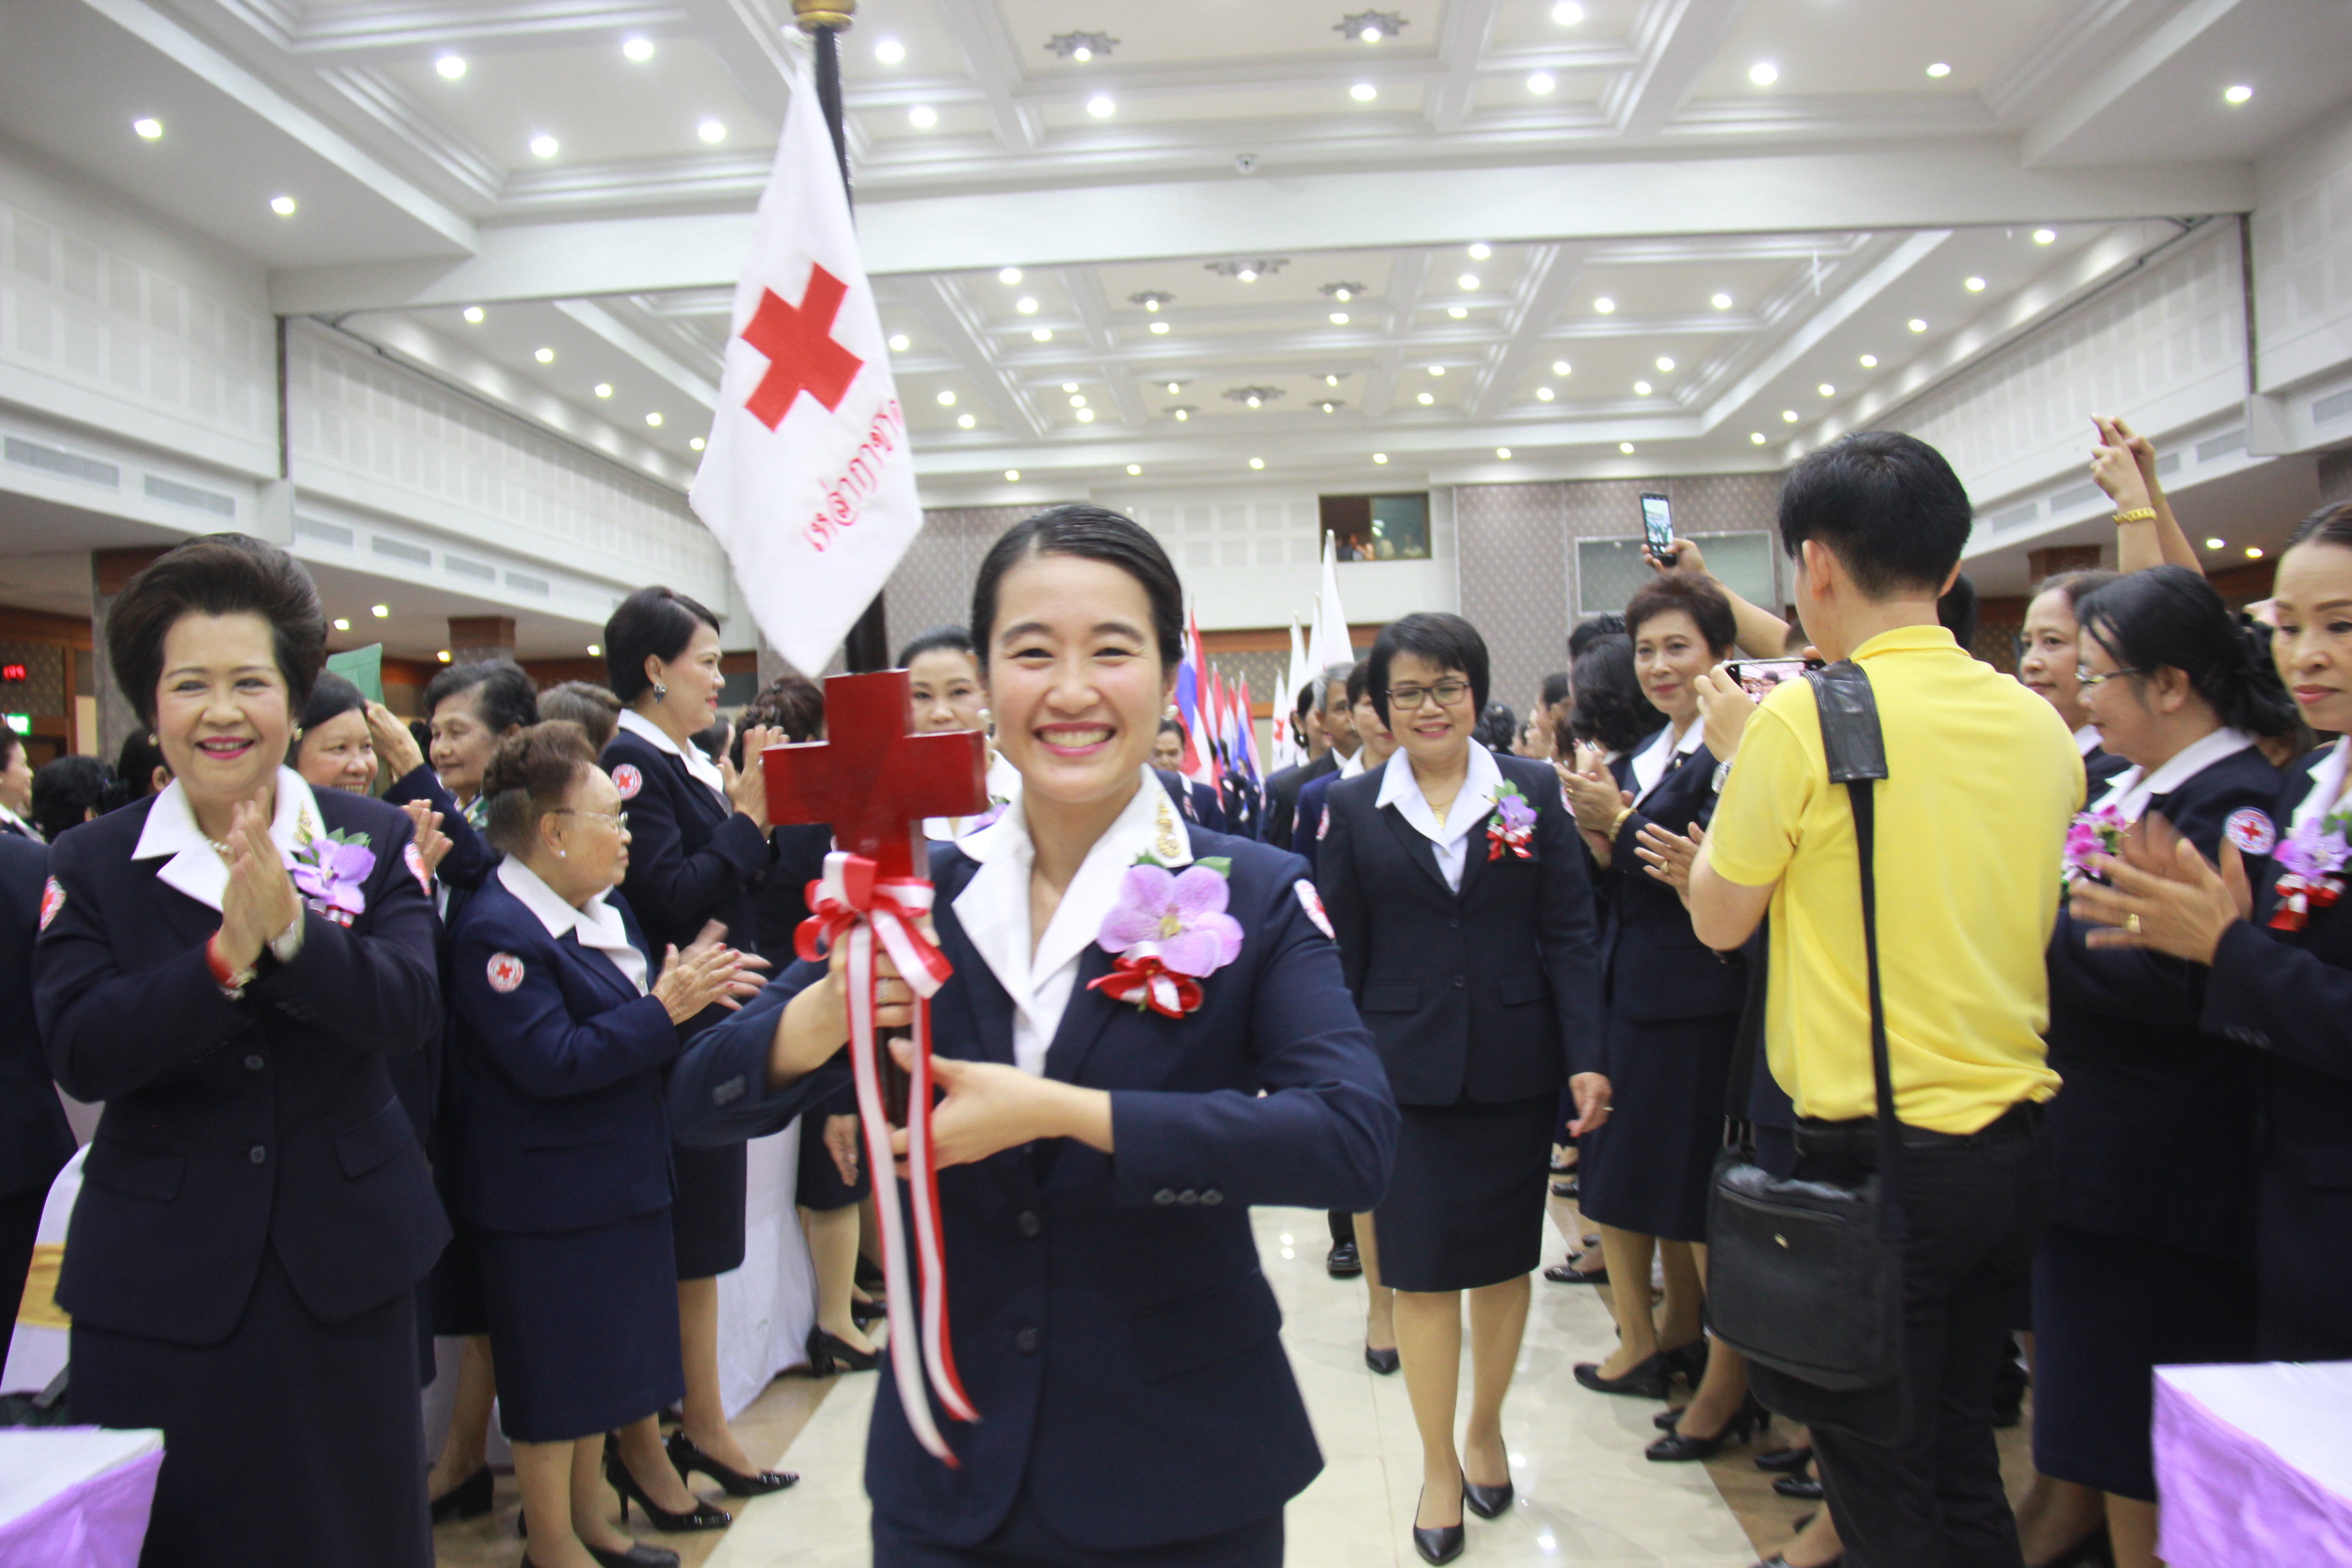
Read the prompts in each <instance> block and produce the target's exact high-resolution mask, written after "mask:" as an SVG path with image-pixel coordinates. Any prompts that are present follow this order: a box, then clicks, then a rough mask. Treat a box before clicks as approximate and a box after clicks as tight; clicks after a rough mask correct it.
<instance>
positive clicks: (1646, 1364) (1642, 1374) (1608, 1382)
mask: <svg viewBox="0 0 2352 1568" xmlns="http://www.w3.org/2000/svg"><path fill="white" fill-rule="evenodd" d="M1576 1381H1577V1382H1579V1383H1580V1384H1584V1386H1585V1387H1587V1388H1589V1389H1591V1390H1592V1391H1593V1392H1594V1393H1595V1394H1633V1395H1635V1396H1636V1397H1638V1398H1642V1399H1664V1397H1665V1396H1666V1363H1665V1358H1664V1356H1662V1355H1661V1354H1659V1353H1658V1352H1655V1351H1653V1352H1651V1353H1650V1354H1649V1356H1648V1357H1647V1358H1646V1359H1644V1360H1642V1361H1639V1362H1636V1363H1633V1369H1632V1370H1631V1371H1629V1372H1627V1373H1625V1375H1624V1376H1622V1377H1603V1376H1601V1363H1599V1362H1591V1361H1580V1362H1578V1363H1576Z"/></svg>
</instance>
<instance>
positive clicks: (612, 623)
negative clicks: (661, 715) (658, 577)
mask: <svg viewBox="0 0 2352 1568" xmlns="http://www.w3.org/2000/svg"><path fill="white" fill-rule="evenodd" d="M697 622H699V623H701V624H702V625H704V626H709V628H710V629H711V630H712V631H714V632H715V631H717V630H718V629H719V617H718V616H716V615H713V614H712V613H711V612H710V611H709V610H708V609H706V608H704V607H703V606H702V605H699V604H698V603H696V602H695V601H694V600H692V599H689V598H688V597H687V596H686V595H683V594H678V593H673V592H671V591H670V590H669V589H667V588H664V587H661V586H659V585H656V586H654V587H650V588H640V589H638V590H637V591H636V592H635V593H634V594H632V595H629V596H628V597H627V598H625V599H624V600H622V601H621V605H620V608H618V609H616V610H614V612H613V618H612V619H611V620H609V621H606V622H605V623H604V676H605V679H607V680H608V681H610V682H611V684H612V688H613V695H614V696H615V697H617V698H619V699H620V700H621V705H622V706H623V707H627V706H628V705H629V704H631V703H633V702H635V700H637V699H638V698H639V697H642V696H643V695H645V693H646V691H647V690H649V689H651V688H652V686H653V680H652V678H650V677H649V676H647V675H646V659H648V658H658V659H660V660H662V661H663V662H665V663H667V662H668V661H669V660H671V659H673V658H677V656H678V655H679V654H682V653H684V652H685V651H686V645H687V644H688V643H690V642H692V641H693V640H694V627H695V625H696V623H697Z"/></svg>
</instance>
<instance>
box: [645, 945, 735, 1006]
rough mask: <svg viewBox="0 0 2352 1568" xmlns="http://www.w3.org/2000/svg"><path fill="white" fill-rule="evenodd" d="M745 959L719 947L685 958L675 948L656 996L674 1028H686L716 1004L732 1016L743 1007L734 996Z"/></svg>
mask: <svg viewBox="0 0 2352 1568" xmlns="http://www.w3.org/2000/svg"><path fill="white" fill-rule="evenodd" d="M742 958H743V955H742V954H741V953H740V952H736V951H735V950H734V949H733V948H731V947H723V946H720V945H719V944H717V943H713V944H712V945H710V946H709V947H704V948H700V949H698V950H697V951H696V952H692V953H689V954H684V955H681V954H680V953H679V952H678V951H677V947H676V946H675V945H673V946H672V947H670V949H669V950H668V952H667V953H666V954H665V955H664V957H663V959H662V972H661V978H660V979H658V980H656V981H655V982H654V986H653V994H654V995H655V997H656V999H658V1000H659V1001H660V1003H661V1005H662V1006H663V1007H664V1008H665V1009H666V1010H667V1012H668V1014H669V1019H670V1022H671V1023H673V1024H683V1023H685V1022H686V1021H687V1020H688V1019H689V1018H692V1017H693V1016H695V1015H696V1014H698V1013H699V1012H701V1011H702V1010H703V1009H704V1008H705V1007H709V1006H710V1005H713V1004H716V1005H719V1006H721V1007H724V1008H727V1009H728V1010H729V1011H730V1012H731V1011H733V1010H734V1009H735V1008H738V1007H740V1006H741V1005H742V1004H741V1003H740V1002H739V1001H737V1000H736V999H735V996H734V994H733V993H734V987H735V986H736V984H737V982H738V977H739V976H738V972H739V970H740V967H741V963H742ZM753 989H754V990H756V989H758V987H757V986H756V985H755V986H754V987H753Z"/></svg>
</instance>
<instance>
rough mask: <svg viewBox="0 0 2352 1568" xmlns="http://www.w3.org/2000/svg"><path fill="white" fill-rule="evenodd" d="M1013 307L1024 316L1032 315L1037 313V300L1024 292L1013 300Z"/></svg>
mask: <svg viewBox="0 0 2352 1568" xmlns="http://www.w3.org/2000/svg"><path fill="white" fill-rule="evenodd" d="M1013 309H1014V310H1018V311H1020V312H1021V313H1022V314H1023V315H1024V316H1034V315H1035V314H1036V313H1037V301H1036V300H1033V299H1031V298H1030V297H1029V296H1028V295H1026V294H1024V295H1022V296H1021V298H1019V299H1018V300H1013Z"/></svg>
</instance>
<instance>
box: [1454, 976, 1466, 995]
mask: <svg viewBox="0 0 2352 1568" xmlns="http://www.w3.org/2000/svg"><path fill="white" fill-rule="evenodd" d="M1467 984H1470V981H1469V977H1468V976H1466V975H1461V974H1457V975H1455V976H1454V989H1455V990H1456V991H1459V990H1461V989H1462V988H1463V987H1464V986H1465V985H1467Z"/></svg>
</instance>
